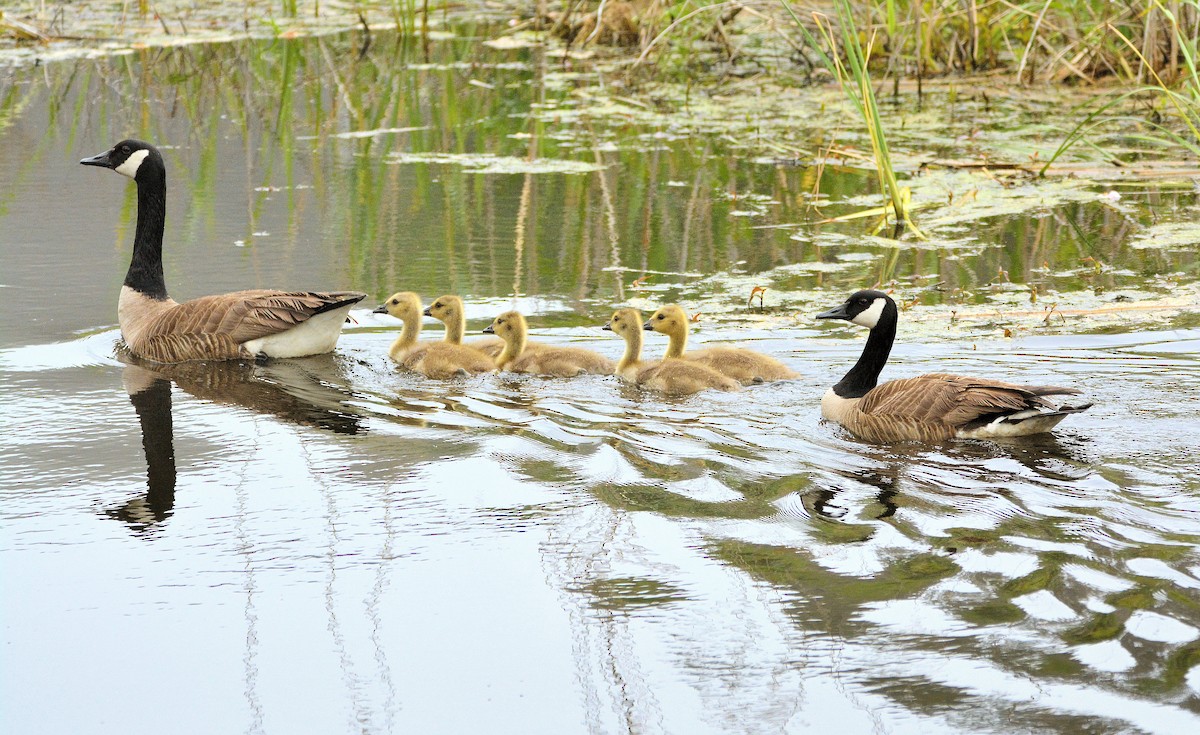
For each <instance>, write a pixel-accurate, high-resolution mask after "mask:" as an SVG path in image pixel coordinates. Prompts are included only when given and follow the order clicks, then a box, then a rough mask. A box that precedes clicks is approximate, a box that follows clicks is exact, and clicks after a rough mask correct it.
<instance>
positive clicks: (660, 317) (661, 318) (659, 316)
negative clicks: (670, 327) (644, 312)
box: [658, 314, 666, 321]
mask: <svg viewBox="0 0 1200 735" xmlns="http://www.w3.org/2000/svg"><path fill="white" fill-rule="evenodd" d="M663 319H666V317H664V316H663V315H662V314H659V315H658V320H659V321H662V320H663Z"/></svg>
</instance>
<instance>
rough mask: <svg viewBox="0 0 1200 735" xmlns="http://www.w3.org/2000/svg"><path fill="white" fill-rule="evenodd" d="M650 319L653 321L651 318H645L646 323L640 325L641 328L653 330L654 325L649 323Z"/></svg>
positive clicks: (648, 330)
mask: <svg viewBox="0 0 1200 735" xmlns="http://www.w3.org/2000/svg"><path fill="white" fill-rule="evenodd" d="M651 321H653V320H651V319H647V320H646V323H645V324H643V325H642V329H644V330H646V331H647V332H653V331H654V325H653V324H651V323H650V322H651Z"/></svg>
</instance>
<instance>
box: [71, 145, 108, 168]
mask: <svg viewBox="0 0 1200 735" xmlns="http://www.w3.org/2000/svg"><path fill="white" fill-rule="evenodd" d="M111 154H112V150H111V149H110V150H107V151H104V152H103V153H99V154H97V155H95V156H92V157H91V158H82V159H80V160H79V162H80V163H82V164H83V165H84V166H100V167H102V168H112V167H113V165H112V160H111V159H110V158H109V156H110V155H111Z"/></svg>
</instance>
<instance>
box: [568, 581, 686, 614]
mask: <svg viewBox="0 0 1200 735" xmlns="http://www.w3.org/2000/svg"><path fill="white" fill-rule="evenodd" d="M580 591H582V592H586V593H587V594H588V595H590V596H591V597H592V605H593V607H595V608H597V609H600V610H624V611H628V610H636V609H638V608H643V607H662V606H664V605H670V604H671V603H675V602H681V601H684V600H686V599H687V596H686V595H685V594H684V593H683V590H681V589H679V588H678V587H676V586H675V585H672V584H668V583H666V582H660V581H658V580H656V579H647V578H645V577H614V578H610V579H597V580H595V581H593V582H591V583H589V584H588V585H587V586H585V587H583V588H581V590H580Z"/></svg>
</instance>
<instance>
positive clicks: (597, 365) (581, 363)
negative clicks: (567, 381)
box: [484, 311, 616, 378]
mask: <svg viewBox="0 0 1200 735" xmlns="http://www.w3.org/2000/svg"><path fill="white" fill-rule="evenodd" d="M484 332H486V333H488V334H495V335H497V336H499V337H500V338H501V339H503V340H504V350H503V351H502V352H501V353H500V355H499V356H498V357H497V358H496V366H497V367H499V368H500V369H501V370H508V371H510V372H514V373H533V374H536V375H550V376H554V377H558V378H573V377H575V376H577V375H584V374H587V373H593V374H601V375H611V374H612V373H613V371H614V370H615V369H616V366H615V365H614V364H613V361H612V360H610V359H608V358H607V357H604V356H603V355H600V354H597V353H595V352H592V351H591V350H587V349H584V348H582V347H554V346H550V345H544V346H542V347H541V348H540V349H538V350H535V351H532V352H531V351H529V350H527V349H526V338H527V336H528V333H529V326H528V324H527V323H526V322H525V317H524V316H522V315H521V313H520V312H516V311H506V312H504V313H503V314H501V315H500V316H498V317H496V319H495V320H494V321H493V322H492V323H491V325H490V326H488V328H487V329H485V330H484Z"/></svg>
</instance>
